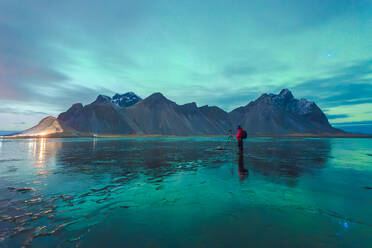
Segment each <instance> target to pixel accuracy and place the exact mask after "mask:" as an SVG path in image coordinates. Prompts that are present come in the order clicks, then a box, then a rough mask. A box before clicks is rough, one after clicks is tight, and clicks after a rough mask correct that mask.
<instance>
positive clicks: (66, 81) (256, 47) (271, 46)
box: [0, 0, 372, 130]
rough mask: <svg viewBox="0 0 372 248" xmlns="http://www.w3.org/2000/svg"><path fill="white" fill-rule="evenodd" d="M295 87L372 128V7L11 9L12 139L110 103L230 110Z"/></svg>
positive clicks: (0, 93) (1, 55)
mask: <svg viewBox="0 0 372 248" xmlns="http://www.w3.org/2000/svg"><path fill="white" fill-rule="evenodd" d="M282 88H288V89H290V90H291V91H292V93H293V95H294V96H295V97H296V98H306V99H308V100H311V101H315V102H316V103H317V105H318V106H319V107H320V108H321V109H322V110H323V111H324V112H325V113H326V115H327V116H328V118H329V120H330V122H331V123H332V124H333V125H335V126H339V127H343V126H345V127H350V126H357V127H363V128H366V129H368V128H369V129H371V127H372V0H301V1H298V0H213V1H212V0H203V1H200V0H198V1H196V0H188V1H182V0H180V1H170V0H169V1H165V0H156V1H155V0H153V1H150V0H133V1H132V0H111V1H100V0H73V1H72V0H64V1H53V0H52V1H51V0H32V1H31V0H1V1H0V130H24V129H26V128H29V127H31V126H33V125H35V124H37V123H38V121H39V120H40V119H41V118H43V117H45V116H47V115H54V116H58V114H59V113H60V112H64V111H66V110H67V109H68V108H69V107H70V106H71V105H72V104H73V103H77V102H81V103H83V104H88V103H90V102H92V101H94V99H95V98H96V97H97V95H99V94H106V95H110V96H112V95H113V94H114V93H116V92H118V93H125V92H128V91H133V92H135V93H136V94H138V95H139V96H141V97H143V98H145V97H147V96H149V95H150V94H152V93H153V92H161V93H163V94H164V95H165V96H166V97H167V98H169V99H171V100H173V101H175V102H176V103H178V104H184V103H188V102H196V103H197V104H198V106H202V105H206V104H208V105H217V106H219V107H221V108H223V109H224V110H226V111H230V110H232V109H234V108H236V107H239V106H242V105H246V104H247V103H249V102H250V101H252V100H255V99H256V98H257V97H259V96H260V95H261V94H262V93H271V92H272V93H278V92H279V91H280V90H281V89H282Z"/></svg>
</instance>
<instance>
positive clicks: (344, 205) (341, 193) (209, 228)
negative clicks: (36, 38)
mask: <svg viewBox="0 0 372 248" xmlns="http://www.w3.org/2000/svg"><path fill="white" fill-rule="evenodd" d="M225 140H226V139H225V138H168V139H166V138H145V139H141V138H138V139H29V140H0V247H21V246H26V247H28V246H30V247H38V248H42V247H75V246H78V247H188V248H189V247H372V188H370V187H372V139H310V138H309V139H298V138H290V139H279V138H251V139H248V140H247V142H246V143H245V152H244V157H239V156H238V155H237V153H236V150H235V146H230V145H229V144H228V143H226V144H225ZM217 146H222V147H224V148H226V149H225V150H216V149H215V148H216V147H217ZM232 147H233V148H234V149H232Z"/></svg>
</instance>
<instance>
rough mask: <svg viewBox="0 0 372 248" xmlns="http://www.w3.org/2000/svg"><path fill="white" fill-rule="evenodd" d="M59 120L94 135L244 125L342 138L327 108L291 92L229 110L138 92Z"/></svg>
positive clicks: (218, 131) (195, 132) (198, 131)
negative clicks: (295, 96)
mask: <svg viewBox="0 0 372 248" xmlns="http://www.w3.org/2000/svg"><path fill="white" fill-rule="evenodd" d="M57 120H58V122H59V123H61V125H64V126H65V127H68V128H70V129H71V130H76V131H77V132H81V133H89V134H92V135H175V136H199V135H225V134H227V133H228V132H229V130H235V129H236V126H237V125H241V126H242V127H243V128H244V129H245V130H246V131H247V133H248V134H249V135H289V134H318V135H319V134H337V133H342V132H343V131H341V130H339V129H335V128H333V127H332V126H331V125H330V124H329V122H328V120H327V117H326V116H325V115H324V113H323V112H322V110H321V109H320V108H319V107H318V106H317V105H316V104H315V103H314V102H310V101H307V100H306V99H301V100H298V99H295V98H294V97H293V95H292V93H291V91H289V90H288V89H283V90H282V91H281V92H280V93H279V94H262V95H261V96H260V97H259V98H257V99H256V100H255V101H251V102H250V103H248V104H247V105H246V106H243V107H239V108H237V109H234V110H233V111H231V112H226V111H224V110H222V109H221V108H219V107H217V106H208V105H206V106H202V107H198V106H197V104H196V103H195V102H193V103H187V104H183V105H178V104H176V103H175V102H173V101H171V100H169V99H167V98H166V97H165V96H164V95H162V94H161V93H154V94H152V95H150V96H149V97H147V98H145V99H143V100H142V99H141V98H140V97H138V96H137V95H136V94H134V93H133V92H128V93H126V94H122V95H120V94H115V95H114V96H113V97H112V98H111V97H108V96H104V95H99V96H98V97H97V99H96V100H95V101H94V102H92V103H91V104H88V105H85V106H83V105H82V104H81V103H77V104H74V105H72V106H71V108H69V109H68V110H67V111H66V112H64V113H61V114H60V115H59V116H58V118H57Z"/></svg>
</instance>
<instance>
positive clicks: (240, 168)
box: [238, 152, 249, 181]
mask: <svg viewBox="0 0 372 248" xmlns="http://www.w3.org/2000/svg"><path fill="white" fill-rule="evenodd" d="M238 173H239V178H240V181H243V180H244V179H246V178H247V177H248V175H249V171H248V170H247V169H246V168H244V155H243V153H242V152H240V153H239V159H238Z"/></svg>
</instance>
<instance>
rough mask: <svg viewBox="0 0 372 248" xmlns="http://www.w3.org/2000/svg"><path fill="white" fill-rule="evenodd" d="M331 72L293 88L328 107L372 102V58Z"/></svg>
mask: <svg viewBox="0 0 372 248" xmlns="http://www.w3.org/2000/svg"><path fill="white" fill-rule="evenodd" d="M329 74H330V76H328V77H323V78H313V79H309V80H307V81H303V82H300V83H298V85H297V86H295V87H293V90H294V91H296V92H301V93H302V95H304V96H306V97H308V98H310V99H311V98H315V99H316V100H317V101H319V102H320V103H321V104H323V105H324V106H326V107H327V108H328V107H334V106H339V105H356V104H361V103H371V102H372V59H367V60H363V61H357V62H354V64H353V65H351V66H345V67H343V68H341V69H337V70H336V71H331V72H329Z"/></svg>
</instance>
